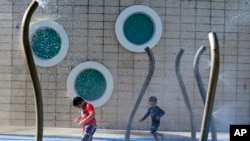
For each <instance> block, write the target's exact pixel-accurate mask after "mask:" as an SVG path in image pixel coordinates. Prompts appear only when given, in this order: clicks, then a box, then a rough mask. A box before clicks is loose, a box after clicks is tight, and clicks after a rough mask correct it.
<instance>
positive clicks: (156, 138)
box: [153, 132, 158, 141]
mask: <svg viewBox="0 0 250 141" xmlns="http://www.w3.org/2000/svg"><path fill="white" fill-rule="evenodd" d="M153 136H154V138H155V141H158V136H157V132H155V133H154V134H153Z"/></svg>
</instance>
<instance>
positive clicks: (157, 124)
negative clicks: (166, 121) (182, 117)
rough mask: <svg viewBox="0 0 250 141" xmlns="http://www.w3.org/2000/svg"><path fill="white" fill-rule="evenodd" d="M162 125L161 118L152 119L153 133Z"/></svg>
mask: <svg viewBox="0 0 250 141" xmlns="http://www.w3.org/2000/svg"><path fill="white" fill-rule="evenodd" d="M159 126H160V121H159V120H153V121H152V125H151V130H150V132H151V133H152V134H154V133H155V132H156V131H157V130H158V127H159Z"/></svg>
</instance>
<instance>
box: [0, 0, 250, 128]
mask: <svg viewBox="0 0 250 141" xmlns="http://www.w3.org/2000/svg"><path fill="white" fill-rule="evenodd" d="M44 1H45V4H44V5H42V7H39V8H38V9H37V10H36V12H35V13H34V15H33V17H32V22H35V21H40V20H53V21H56V22H58V23H59V24H61V25H62V26H63V27H64V29H65V30H66V32H67V34H68V37H69V51H68V54H67V56H66V57H65V58H64V60H63V61H62V62H61V63H59V64H58V65H56V66H52V67H48V68H46V67H37V70H38V74H39V78H40V82H41V87H42V94H43V104H44V126H48V127H77V126H76V125H75V124H74V122H73V119H74V118H75V117H76V116H78V114H79V111H78V110H77V109H75V108H74V107H72V105H71V99H70V98H69V97H68V96H67V88H66V81H67V76H68V74H69V73H70V71H71V69H72V68H73V67H75V66H76V65H78V64H80V63H82V62H85V61H89V60H91V61H97V62H99V63H102V64H103V65H105V66H106V67H107V68H108V69H109V70H110V71H111V73H112V75H113V79H114V90H113V94H112V97H111V99H110V100H109V101H108V102H107V103H106V104H105V105H103V106H102V107H99V108H97V109H96V117H97V121H98V128H108V129H125V127H126V123H127V119H128V116H129V113H130V111H131V110H132V107H133V105H134V103H135V100H136V98H137V96H138V94H139V92H140V90H141V87H142V84H143V82H144V80H145V78H146V75H147V70H148V57H147V55H146V53H133V52H129V51H128V50H126V49H124V48H123V47H122V46H121V45H120V44H119V43H118V41H117V39H116V36H115V22H116V19H117V17H118V15H119V14H120V13H121V12H122V11H123V10H124V9H125V8H127V7H129V6H131V5H137V4H138V5H145V6H148V7H150V8H152V9H153V10H155V11H156V12H157V13H158V15H159V16H160V18H161V20H162V24H163V32H162V37H161V39H160V41H159V43H158V44H157V46H156V47H154V48H153V49H152V52H153V54H154V57H155V60H156V66H155V73H154V75H153V78H152V80H151V82H150V85H149V87H148V89H147V91H146V94H145V96H144V98H143V101H142V103H141V104H140V106H139V109H138V110H137V113H136V116H135V118H134V122H133V126H132V128H133V129H141V130H145V129H148V128H149V126H150V120H147V121H146V122H145V123H139V119H140V118H141V117H142V116H143V115H144V114H145V113H146V110H147V108H148V97H149V96H151V95H154V96H157V97H158V99H159V100H158V105H159V106H160V107H162V109H164V110H165V111H166V115H165V116H163V117H162V119H161V127H160V129H161V130H165V131H188V130H190V120H189V113H188V110H187V108H186V105H185V103H184V99H183V97H182V94H181V90H180V88H179V84H178V81H177V78H176V75H175V58H176V55H177V53H178V52H179V50H180V48H183V49H184V50H185V52H184V54H183V56H182V59H181V64H180V68H181V72H182V76H183V80H184V83H185V85H186V89H187V93H188V95H189V98H190V100H191V104H192V107H193V110H194V113H195V120H196V127H197V130H200V126H201V120H202V114H203V108H204V105H203V103H202V100H201V97H200V94H199V91H198V87H197V84H196V81H195V78H194V74H193V60H194V55H195V53H196V51H197V50H198V48H199V47H200V46H201V45H205V46H206V47H207V49H206V51H205V52H204V54H203V55H202V57H201V61H200V73H201V76H202V80H203V82H204V85H205V87H206V88H207V84H208V77H209V71H210V67H209V66H210V62H209V60H210V49H209V40H208V33H209V32H210V31H213V32H216V33H217V36H218V38H219V45H220V55H221V56H220V60H221V62H220V74H219V80H218V85H217V90H216V97H215V105H214V114H213V115H214V117H215V120H216V125H217V129H218V130H219V131H228V129H229V125H230V124H250V119H249V117H250V104H249V103H250V88H249V87H250V16H249V15H250V2H249V1H248V0H240V1H239V0H44ZM29 3H30V0H1V1H0V60H1V61H0V125H4V126H16V125H17V126H34V125H35V108H34V92H33V86H32V82H31V78H30V74H29V71H28V67H27V63H26V59H25V55H24V51H23V46H22V42H21V36H20V32H21V20H22V17H23V14H24V12H25V10H26V8H27V7H28V4H29Z"/></svg>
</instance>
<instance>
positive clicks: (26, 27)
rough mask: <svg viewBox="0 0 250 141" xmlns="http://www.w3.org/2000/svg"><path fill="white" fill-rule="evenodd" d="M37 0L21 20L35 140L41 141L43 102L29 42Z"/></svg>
mask: <svg viewBox="0 0 250 141" xmlns="http://www.w3.org/2000/svg"><path fill="white" fill-rule="evenodd" d="M38 5H39V4H38V2H37V1H36V0H32V2H31V3H30V5H29V6H28V8H27V10H26V11H25V13H24V16H23V20H22V28H21V34H22V42H23V47H24V51H25V55H26V60H27V63H28V67H29V71H30V75H31V79H32V82H33V86H34V91H35V105H36V107H35V108H36V141H42V137H43V102H42V93H41V86H40V82H39V78H38V75H37V70H36V65H35V63H34V58H33V55H32V51H31V47H30V42H29V23H30V19H31V17H32V14H33V13H34V11H35V10H36V8H37V7H38Z"/></svg>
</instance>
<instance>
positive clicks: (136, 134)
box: [0, 126, 229, 139]
mask: <svg viewBox="0 0 250 141" xmlns="http://www.w3.org/2000/svg"><path fill="white" fill-rule="evenodd" d="M35 130H36V129H35V127H21V126H0V135H35ZM43 133H44V134H43V135H44V136H69V137H80V133H81V129H80V128H52V127H44V132H43ZM162 133H164V135H165V139H168V138H169V139H175V138H176V139H177V138H190V136H191V133H189V132H162ZM124 134H125V131H124V130H107V129H98V130H97V131H96V133H95V135H94V137H96V138H124ZM199 135H200V134H199V133H197V138H199ZM217 136H218V139H228V138H229V134H228V133H218V134H217ZM130 137H131V138H144V139H145V138H152V136H151V135H150V134H149V132H148V131H137V130H132V131H131V136H130Z"/></svg>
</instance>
